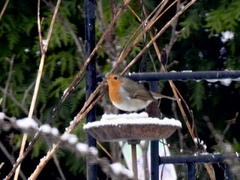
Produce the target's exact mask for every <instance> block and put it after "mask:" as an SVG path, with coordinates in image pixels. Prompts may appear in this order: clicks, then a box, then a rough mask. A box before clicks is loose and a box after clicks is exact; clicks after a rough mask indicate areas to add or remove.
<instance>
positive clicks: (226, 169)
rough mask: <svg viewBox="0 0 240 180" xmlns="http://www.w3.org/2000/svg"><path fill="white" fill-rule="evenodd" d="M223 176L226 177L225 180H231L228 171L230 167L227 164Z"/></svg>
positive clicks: (230, 174) (229, 171) (231, 177)
mask: <svg viewBox="0 0 240 180" xmlns="http://www.w3.org/2000/svg"><path fill="white" fill-rule="evenodd" d="M225 175H226V178H227V180H232V179H233V176H232V173H231V170H230V166H229V165H228V164H225Z"/></svg>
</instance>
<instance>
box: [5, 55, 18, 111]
mask: <svg viewBox="0 0 240 180" xmlns="http://www.w3.org/2000/svg"><path fill="white" fill-rule="evenodd" d="M14 58H15V55H13V56H12V57H11V58H10V59H9V58H7V59H6V60H7V61H8V63H9V70H8V78H7V82H6V85H5V89H4V91H3V101H2V111H3V112H4V111H5V108H6V100H7V92H8V88H9V85H10V82H11V79H12V74H13V64H14Z"/></svg>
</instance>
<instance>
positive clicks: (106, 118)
mask: <svg viewBox="0 0 240 180" xmlns="http://www.w3.org/2000/svg"><path fill="white" fill-rule="evenodd" d="M181 127H182V124H181V122H180V121H178V120H175V119H173V118H171V119H168V118H164V119H159V118H151V117H148V114H147V113H146V112H142V113H140V114H138V113H130V114H119V115H116V114H104V115H103V116H102V119H101V120H100V121H95V122H90V123H87V124H85V125H84V126H83V129H84V130H85V131H87V132H88V133H89V134H90V135H91V136H93V137H94V138H95V139H97V140H98V141H108V142H110V141H134V140H137V141H139V140H158V139H165V138H168V137H169V136H171V135H172V134H173V133H174V132H175V131H176V129H177V128H181Z"/></svg>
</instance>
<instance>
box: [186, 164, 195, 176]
mask: <svg viewBox="0 0 240 180" xmlns="http://www.w3.org/2000/svg"><path fill="white" fill-rule="evenodd" d="M187 166H188V180H194V179H196V177H195V174H196V169H195V163H187Z"/></svg>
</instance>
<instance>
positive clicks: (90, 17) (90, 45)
mask: <svg viewBox="0 0 240 180" xmlns="http://www.w3.org/2000/svg"><path fill="white" fill-rule="evenodd" d="M94 4H95V0H85V1H84V9H85V42H86V44H85V45H86V46H85V53H86V57H85V58H86V59H87V58H88V56H89V55H90V53H91V52H92V50H93V49H94V47H95V13H94V12H95V10H94ZM96 84H97V81H96V64H95V57H93V59H92V60H91V62H90V63H89V64H88V66H87V68H86V100H87V99H88V98H89V96H90V95H91V93H92V92H93V91H94V90H95V89H96ZM86 119H87V122H93V121H95V120H96V110H95V108H94V107H93V108H92V110H91V111H90V112H89V113H88V114H87V116H86ZM87 142H88V145H89V146H93V147H96V140H95V139H94V138H93V137H92V136H91V135H90V134H87ZM87 179H88V180H97V165H92V164H89V163H88V162H87Z"/></svg>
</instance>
